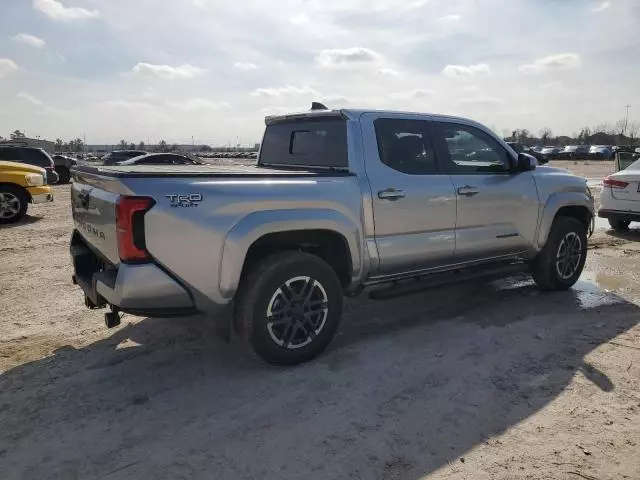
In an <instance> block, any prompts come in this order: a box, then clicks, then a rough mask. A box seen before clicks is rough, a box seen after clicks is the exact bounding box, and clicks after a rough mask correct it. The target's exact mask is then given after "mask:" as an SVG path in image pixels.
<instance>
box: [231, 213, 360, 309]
mask: <svg viewBox="0 0 640 480" xmlns="http://www.w3.org/2000/svg"><path fill="white" fill-rule="evenodd" d="M300 230H328V231H331V232H335V233H337V234H339V235H341V236H342V237H343V238H344V239H345V241H346V243H347V248H348V250H349V253H350V255H351V266H352V270H351V280H352V283H357V282H358V281H359V279H360V278H361V277H362V276H363V265H364V261H363V260H364V259H363V256H364V251H363V240H362V230H361V228H360V227H359V226H358V225H357V224H356V223H355V222H353V221H352V220H351V219H349V218H348V217H347V216H345V215H344V214H342V213H340V212H338V211H336V210H330V209H313V208H303V209H287V210H266V211H260V212H254V213H251V214H249V215H247V216H246V217H244V218H242V219H241V220H240V221H239V222H238V223H236V224H235V225H234V226H233V228H232V229H231V230H230V231H229V232H228V234H227V237H226V238H225V240H224V244H223V248H222V256H221V261H220V269H219V272H220V275H219V286H220V287H219V290H220V294H221V295H222V296H223V297H224V298H226V299H231V298H233V296H234V295H235V293H236V291H237V290H238V286H239V284H240V277H241V275H242V269H243V268H244V261H245V258H246V256H247V252H248V251H249V248H251V246H252V245H253V244H254V243H255V242H256V241H257V240H258V239H260V238H262V237H263V236H265V235H268V234H271V233H280V232H288V231H300Z"/></svg>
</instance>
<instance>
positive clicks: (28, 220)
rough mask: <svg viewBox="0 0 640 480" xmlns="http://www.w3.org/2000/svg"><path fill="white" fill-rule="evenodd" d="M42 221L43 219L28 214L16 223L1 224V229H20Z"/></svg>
mask: <svg viewBox="0 0 640 480" xmlns="http://www.w3.org/2000/svg"><path fill="white" fill-rule="evenodd" d="M40 220H42V217H34V216H31V215H28V214H27V215H25V216H24V217H22V218H21V219H20V220H19V221H17V222H15V223H2V224H0V228H13V227H20V226H23V225H31V224H32V223H36V222H39V221H40Z"/></svg>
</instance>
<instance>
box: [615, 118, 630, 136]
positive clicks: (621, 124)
mask: <svg viewBox="0 0 640 480" xmlns="http://www.w3.org/2000/svg"><path fill="white" fill-rule="evenodd" d="M626 129H627V120H626V119H624V118H621V119H620V120H618V121H617V122H616V125H615V130H616V135H620V137H621V138H622V137H623V136H624V135H626V133H627V132H626Z"/></svg>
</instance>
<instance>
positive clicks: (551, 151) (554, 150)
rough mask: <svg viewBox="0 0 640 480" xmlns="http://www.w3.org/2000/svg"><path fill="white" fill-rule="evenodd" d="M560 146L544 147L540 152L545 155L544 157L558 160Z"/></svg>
mask: <svg viewBox="0 0 640 480" xmlns="http://www.w3.org/2000/svg"><path fill="white" fill-rule="evenodd" d="M560 150H561V149H560V148H559V147H542V150H540V154H541V155H543V156H544V158H546V159H547V161H548V160H557V159H558V154H559V153H560Z"/></svg>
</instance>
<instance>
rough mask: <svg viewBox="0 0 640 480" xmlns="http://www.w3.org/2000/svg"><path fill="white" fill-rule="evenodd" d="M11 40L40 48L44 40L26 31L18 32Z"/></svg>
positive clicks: (43, 44)
mask: <svg viewBox="0 0 640 480" xmlns="http://www.w3.org/2000/svg"><path fill="white" fill-rule="evenodd" d="M12 40H13V41H14V42H18V43H24V44H25V45H29V46H30V47H35V48H42V47H44V46H45V41H44V40H43V39H41V38H39V37H35V36H33V35H29V34H28V33H19V34H17V35H15V36H14V37H13V38H12Z"/></svg>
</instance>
